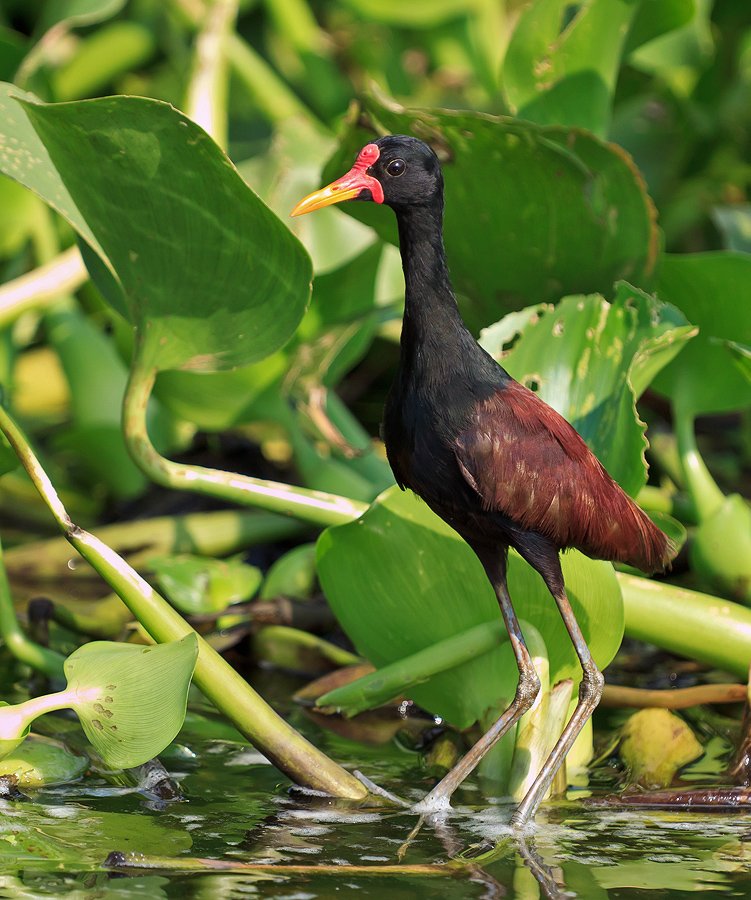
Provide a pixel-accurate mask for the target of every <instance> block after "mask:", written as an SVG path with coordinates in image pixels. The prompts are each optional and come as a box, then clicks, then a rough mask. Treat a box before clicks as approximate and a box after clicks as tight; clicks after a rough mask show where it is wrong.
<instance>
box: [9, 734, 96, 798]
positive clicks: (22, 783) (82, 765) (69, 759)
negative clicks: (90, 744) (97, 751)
mask: <svg viewBox="0 0 751 900" xmlns="http://www.w3.org/2000/svg"><path fill="white" fill-rule="evenodd" d="M88 765H89V761H88V759H87V758H86V757H85V756H78V755H77V754H75V753H71V752H70V750H68V749H67V748H66V747H65V746H64V745H63V744H61V743H59V742H58V741H53V740H52V738H48V737H42V736H41V735H38V734H32V735H31V736H30V737H28V738H27V739H26V740H25V741H24V744H23V747H21V748H20V749H18V750H16V751H15V752H11V753H9V754H8V755H7V756H4V757H3V758H2V759H0V777H2V776H7V775H11V776H13V777H15V778H17V779H18V786H19V787H20V788H30V787H42V786H45V787H46V786H49V785H52V784H68V783H69V782H71V781H75V780H76V779H77V778H80V777H81V775H83V773H84V772H85V771H86V769H87V768H88Z"/></svg>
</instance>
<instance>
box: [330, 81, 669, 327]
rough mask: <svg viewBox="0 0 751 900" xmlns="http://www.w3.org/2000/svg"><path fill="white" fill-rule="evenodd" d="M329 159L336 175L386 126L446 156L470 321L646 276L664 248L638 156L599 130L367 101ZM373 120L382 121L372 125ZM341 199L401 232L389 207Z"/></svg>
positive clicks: (392, 234) (450, 215) (455, 262)
mask: <svg viewBox="0 0 751 900" xmlns="http://www.w3.org/2000/svg"><path fill="white" fill-rule="evenodd" d="M363 113H364V116H360V117H359V118H358V119H357V121H356V123H355V124H351V125H350V127H349V129H348V131H347V132H346V133H345V135H344V137H343V139H342V145H341V147H340V149H339V150H338V152H337V153H336V154H335V156H334V158H333V159H332V160H331V161H330V162H329V163H328V165H327V166H326V170H325V172H324V175H323V180H324V181H331V180H332V179H333V178H335V177H338V176H339V175H341V174H342V173H343V172H345V171H346V170H347V169H348V168H349V167H350V166H351V164H352V159H353V158H354V155H355V153H356V152H357V151H358V150H359V149H360V148H361V147H362V145H363V144H365V143H367V142H368V141H371V140H373V138H374V137H376V136H379V135H381V134H384V133H394V134H413V135H415V136H416V137H420V138H422V139H424V140H427V141H428V142H431V143H432V145H433V147H434V149H436V150H437V152H438V153H439V155H440V156H441V157H442V158H443V159H444V160H445V162H444V165H443V169H444V177H445V182H446V217H445V238H446V250H447V255H448V261H449V268H450V270H451V275H452V278H453V280H454V285H455V287H456V288H457V290H458V291H459V293H460V294H461V295H463V298H464V301H463V311H464V314H465V316H466V317H467V321H468V324H469V325H470V327H472V328H479V327H481V326H483V325H487V323H488V322H494V321H495V320H496V319H497V318H498V317H499V315H501V314H502V313H504V312H507V311H510V310H513V309H518V308H519V307H522V306H527V305H529V304H530V303H539V302H542V301H555V300H558V299H559V298H560V297H561V296H563V295H565V294H578V293H589V292H595V291H599V292H601V293H602V294H604V295H605V296H609V295H610V294H611V292H612V287H613V283H614V282H615V281H617V280H619V279H627V280H629V281H631V282H634V283H637V284H643V283H644V282H645V281H647V280H648V279H649V277H650V274H651V272H652V269H653V267H654V263H655V259H656V253H657V230H656V226H655V222H654V215H655V214H654V209H653V207H652V203H651V201H650V200H649V197H648V196H647V194H646V191H645V189H644V184H643V182H642V179H641V176H640V175H639V174H638V172H637V171H636V170H635V169H634V167H633V164H632V163H631V161H630V159H629V158H628V157H627V156H626V155H625V154H623V153H622V151H620V150H619V149H618V148H617V147H615V146H614V145H612V144H605V143H603V142H602V141H600V140H598V139H597V138H596V137H594V136H593V135H591V134H587V133H586V132H582V131H580V130H577V129H567V128H564V127H559V126H539V125H534V124H532V123H530V122H523V121H517V120H513V119H508V118H495V117H492V116H487V115H483V114H479V113H472V112H450V111H446V110H420V111H415V110H406V109H402V108H401V107H398V106H397V105H396V104H394V103H393V102H391V101H385V100H383V101H380V100H378V99H375V98H373V97H367V98H366V99H365V100H364V108H363ZM363 119H365V120H367V119H370V120H371V122H372V127H367V128H366V127H363V125H362V124H361V123H362V122H363ZM342 209H343V210H344V211H345V212H347V213H349V214H350V215H352V216H355V217H356V218H358V219H360V220H361V221H365V222H367V223H368V224H370V225H373V227H375V228H376V230H377V231H378V233H379V234H380V235H382V236H383V237H385V238H386V239H387V240H389V241H391V242H392V243H394V244H395V243H396V242H397V235H396V224H395V221H394V216H393V213H391V211H390V210H384V209H381V208H376V206H375V204H368V203H345V204H343V205H342Z"/></svg>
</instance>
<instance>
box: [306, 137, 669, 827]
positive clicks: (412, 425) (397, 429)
mask: <svg viewBox="0 0 751 900" xmlns="http://www.w3.org/2000/svg"><path fill="white" fill-rule="evenodd" d="M347 200H364V201H372V202H375V203H376V204H379V205H385V206H389V207H390V208H391V209H392V210H393V212H394V214H395V215H396V222H397V226H398V235H399V248H400V252H401V258H402V268H403V271H404V283H405V308H404V317H403V323H402V332H401V346H400V357H399V364H398V368H397V371H396V375H395V378H394V382H393V384H392V387H391V389H390V391H389V394H388V397H387V400H386V404H385V409H384V416H383V429H382V434H383V440H384V444H385V448H386V455H387V458H388V461H389V464H390V466H391V469H392V471H393V473H394V477H395V479H396V482H397V484H398V485H399V486H400V487H401V488H402V489H405V488H410V489H411V490H412V491H414V493H415V494H417V495H418V496H419V497H421V498H422V499H423V500H424V501H425V503H427V505H428V506H429V507H430V508H431V509H432V510H433V512H434V513H436V514H437V515H438V516H439V517H440V518H441V519H443V520H444V521H445V522H447V523H448V524H449V525H450V526H451V527H452V528H453V529H454V530H455V531H456V532H458V534H459V535H460V536H461V537H462V538H463V539H464V540H465V541H466V543H467V544H469V546H470V547H471V548H472V550H473V551H474V553H475V554H476V556H477V557H478V558H479V560H480V563H481V564H482V566H483V568H484V570H485V573H486V575H487V577H488V580H489V581H490V583H491V585H492V586H493V590H494V592H495V595H496V597H497V600H498V605H499V608H500V613H501V615H502V617H503V620H504V623H505V626H506V629H507V630H508V634H509V639H510V643H511V647H512V649H513V652H514V656H515V659H516V664H517V666H518V669H519V682H518V687H517V689H516V692H515V696H514V699H513V701H512V702H511V704H510V705H509V707H508V708H507V709H506V710H505V711H504V712H503V713H502V715H501V716H500V717H499V718H498V720H497V721H496V722H495V723H494V724H493V725H492V726H491V727H490V728H489V730H488V731H487V732H486V733H485V734H484V735H483V736H482V737H480V739H479V740H478V741H477V743H475V745H474V746H473V747H472V748H471V749H470V750H469V751H468V752H467V753H466V754H465V756H464V757H463V758H462V759H461V760H460V761H459V762H458V763H457V764H456V765H455V766H454V768H453V769H451V770H450V771H449V772H448V774H447V775H446V776H445V777H444V778H443V779H442V780H441V781H440V782H439V783H438V784H437V785H436V786H435V787H434V788H433V790H432V791H430V793H428V795H427V796H426V797H425V798H424V799H423V800H422V801H420V802H419V803H418V804H416V806H415V807H414V810H415V812H417V813H421V814H423V815H433V814H439V813H446V812H447V811H448V810H449V809H450V806H451V796H452V795H453V793H454V791H455V790H456V789H457V788H458V787H459V785H460V784H461V783H462V782H463V781H464V779H465V778H466V777H467V776H468V775H469V774H470V773H471V772H472V771H473V770H474V768H475V767H476V766H477V764H478V763H479V761H480V760H481V759H482V757H483V756H484V755H485V754H486V753H487V752H488V751H489V750H490V748H491V747H492V746H493V745H494V744H495V743H496V742H497V741H498V740H499V739H500V738H501V737H502V736H503V735H504V734H506V733H507V732H508V731H509V729H510V728H512V727H513V725H514V724H515V723H516V722H517V721H518V720H519V719H520V717H521V716H522V715H523V714H524V713H525V712H526V711H527V710H529V709H530V708H531V707H532V706H533V704H534V703H535V700H536V698H537V696H538V694H539V691H540V681H539V678H538V676H537V674H536V672H535V668H534V666H533V664H532V660H531V657H530V654H529V651H528V650H527V647H526V645H525V642H524V636H523V634H522V631H521V628H520V627H519V621H518V619H517V616H516V613H515V611H514V607H513V603H512V600H511V598H510V596H509V591H508V585H507V579H506V566H507V559H508V551H509V548H513V549H514V550H516V551H517V553H519V554H520V555H521V556H522V557H523V559H525V560H526V561H527V563H529V565H530V566H532V568H533V569H535V570H536V571H537V572H538V573H539V574H540V575H541V577H542V579H543V581H544V582H545V585H546V586H547V589H548V591H549V592H550V594H551V596H552V598H553V600H554V602H555V603H556V604H557V606H558V610H559V612H560V615H561V617H562V619H563V622H564V624H565V626H566V630H567V631H568V634H569V637H570V640H571V642H572V644H573V647H574V650H575V652H576V655H577V657H578V659H579V663H580V665H581V669H582V678H581V681H580V685H579V693H578V699H577V703H576V706H575V709H574V711H573V713H572V714H571V717H570V718H569V720H568V722H567V724H566V726H565V728H564V729H563V732H562V734H561V736H560V738H559V739H558V741H557V743H556V744H555V746H554V748H553V750H552V751H551V752H550V755H549V756H548V758H547V759H546V760H545V762H544V763H543V765H542V768H541V769H540V771H539V773H538V774H537V776H536V777H535V779H534V781H533V783H532V785H531V786H530V788H529V790H528V792H527V794H526V795H525V796H524V797H523V799H522V800H521V802H520V804H519V805H518V807H517V808H516V810H515V812H514V813H513V815H512V818H511V823H510V824H511V825H512V827H514V828H517V829H523V828H524V827H525V826H526V825H527V824H528V823H529V822H530V820H532V819H534V816H535V814H536V812H537V809H538V807H539V805H540V803H541V801H542V799H543V798H544V797H545V795H546V793H547V791H548V789H549V787H550V784H551V782H552V780H553V778H554V776H555V773H556V772H557V771H558V769H559V768H560V766H561V764H562V762H563V760H564V759H565V757H566V754H567V753H568V751H569V750H570V749H571V746H572V745H573V743H574V741H575V739H576V737H577V735H578V734H579V732H580V731H581V729H582V728H583V727H584V724H585V723H586V721H587V720H588V719H589V717H590V716H591V715H592V713H593V712H594V710H595V708H596V706H597V704H598V703H599V700H600V697H601V695H602V689H603V684H604V678H603V675H602V673H601V672H600V671H599V669H598V668H597V666H596V664H595V662H594V660H593V658H592V654H591V652H590V650H589V648H588V646H587V643H586V640H585V638H584V635H583V634H582V631H581V629H580V627H579V624H578V622H577V621H576V617H575V615H574V612H573V610H572V608H571V605H570V602H569V600H568V597H567V594H566V587H565V584H564V579H563V573H562V570H561V562H560V553H561V551H563V550H566V549H569V548H572V547H573V548H576V549H577V550H580V551H581V552H582V553H585V554H586V555H587V556H589V557H592V558H594V559H605V560H611V561H613V562H621V563H627V564H629V565H631V566H634V567H636V568H639V569H641V570H643V571H644V572H647V573H653V572H656V571H660V570H664V569H665V568H666V567H667V566H668V565H669V562H670V559H671V557H672V555H673V554H674V550H675V548H674V547H673V544H672V542H671V540H670V539H669V538H668V537H667V535H665V534H664V533H663V532H662V531H661V530H660V529H659V528H657V526H656V525H654V524H653V522H652V521H651V519H650V518H649V517H648V516H647V515H646V514H645V513H644V511H643V510H642V509H640V507H639V506H638V505H637V504H636V503H635V502H634V501H633V500H632V499H631V498H630V497H629V496H628V495H627V494H626V493H625V492H624V491H623V490H622V489H621V487H620V486H619V485H618V484H617V482H615V481H614V480H613V479H612V478H611V477H610V475H609V474H608V472H607V471H606V470H605V468H604V466H603V465H602V464H601V463H600V462H599V460H598V459H597V457H596V456H595V455H594V454H593V453H592V451H591V450H590V449H589V447H588V446H587V444H586V443H585V442H584V440H583V438H582V437H581V436H580V435H579V434H578V432H577V431H576V430H575V429H574V428H573V426H572V425H571V424H570V423H569V422H568V421H566V419H564V418H563V417H562V416H561V415H560V414H559V413H558V412H556V411H555V410H554V409H553V408H552V407H550V406H548V405H547V404H546V403H545V402H544V401H543V400H542V399H541V398H540V397H538V395H537V394H536V393H535V392H534V391H532V390H530V389H529V388H527V387H526V386H524V385H522V384H521V383H519V382H518V381H516V380H515V379H514V378H512V377H511V375H509V373H508V372H507V371H506V370H505V369H504V368H503V367H502V366H501V365H500V364H499V363H498V362H496V360H494V359H493V358H492V357H491V356H490V355H489V354H488V353H487V352H486V351H485V350H484V349H483V348H482V347H480V345H479V344H478V343H477V341H476V340H475V338H474V337H473V335H472V333H471V332H470V331H469V329H468V328H467V327H466V325H465V324H464V321H463V320H462V317H461V314H460V312H459V307H458V304H457V300H456V296H455V294H454V291H453V288H452V285H451V279H450V276H449V269H448V264H447V260H446V253H445V248H444V242H443V210H444V190H443V173H442V170H441V165H440V162H439V160H438V157H437V156H436V154H435V153H434V151H433V150H432V149H431V147H430V146H428V145H427V144H426V143H424V142H423V141H421V140H419V139H417V138H415V137H411V136H409V135H400V134H396V135H385V136H383V137H380V138H378V139H377V140H374V141H372V142H371V143H368V144H366V145H365V146H364V147H363V148H362V149H361V150H360V152H359V153H358V154H357V157H356V159H355V162H354V165H353V166H352V168H351V169H350V170H349V171H348V172H347V173H346V174H345V175H343V176H342V177H341V178H338V179H337V180H335V181H333V182H332V183H331V184H329V185H327V186H326V187H324V188H321V189H320V190H317V191H314V192H313V193H312V194H309V195H308V196H307V197H305V198H304V199H302V200H301V201H300V202H299V203H298V204H297V205H296V206H295V208H294V209H293V210H292V212H291V215H292V216H299V215H303V214H305V213H309V212H312V211H314V210H317V209H320V208H322V207H325V206H329V205H331V204H335V203H341V202H343V201H347ZM499 239H501V238H500V237H499Z"/></svg>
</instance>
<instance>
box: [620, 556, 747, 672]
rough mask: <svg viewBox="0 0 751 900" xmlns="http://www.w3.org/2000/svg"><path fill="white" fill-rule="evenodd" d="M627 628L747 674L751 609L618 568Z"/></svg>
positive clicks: (675, 650)
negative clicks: (624, 571)
mask: <svg viewBox="0 0 751 900" xmlns="http://www.w3.org/2000/svg"><path fill="white" fill-rule="evenodd" d="M617 576H618V581H619V583H620V585H621V590H622V591H623V602H624V607H625V613H626V634H627V635H629V637H635V638H638V639H639V640H642V641H648V642H649V643H651V644H656V645H657V646H658V647H663V648H664V649H666V650H670V651H671V652H672V653H678V654H680V655H681V656H687V657H688V658H689V659H698V660H699V661H701V662H705V663H708V664H709V665H712V666H718V667H720V668H722V669H726V670H727V671H729V672H732V673H733V674H734V675H737V676H738V677H740V678H743V679H744V681H745V680H746V678H747V677H748V666H749V661H751V609H748V608H747V607H745V606H741V605H740V604H738V603H733V602H732V601H730V600H723V599H721V598H720V597H712V596H710V595H709V594H700V593H699V592H698V591H689V590H686V589H684V588H679V587H676V586H675V585H672V584H664V583H661V582H659V581H650V580H649V579H647V578H638V577H636V576H634V575H626V574H625V573H623V572H618V573H617Z"/></svg>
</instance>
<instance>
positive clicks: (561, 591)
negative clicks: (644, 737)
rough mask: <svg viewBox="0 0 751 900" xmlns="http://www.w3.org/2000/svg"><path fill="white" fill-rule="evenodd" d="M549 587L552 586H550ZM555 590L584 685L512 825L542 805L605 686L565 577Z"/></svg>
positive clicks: (526, 820)
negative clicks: (577, 617)
mask: <svg viewBox="0 0 751 900" xmlns="http://www.w3.org/2000/svg"><path fill="white" fill-rule="evenodd" d="M546 581H547V579H546ZM548 586H549V587H551V586H550V585H548ZM551 593H552V594H553V597H554V598H555V602H556V603H557V604H558V609H559V611H560V613H561V617H562V619H563V622H564V624H565V626H566V630H567V631H568V633H569V636H570V637H571V642H572V644H573V645H574V650H576V655H577V656H578V657H579V662H580V663H581V667H582V671H583V673H584V675H583V677H582V680H581V684H580V685H579V702H578V703H577V704H576V708H575V709H574V712H573V714H572V716H571V718H570V719H569V721H568V723H567V725H566V727H565V728H564V729H563V733H562V734H561V736H560V738H558V742H557V743H556V745H555V747H553V750H552V751H551V753H550V756H548V758H547V759H546V760H545V762H544V763H543V766H542V768H541V769H540V771H539V773H538V775H537V778H535V780H534V781H533V782H532V786H531V787H530V789H529V790H528V791H527V794H526V796H525V797H524V799H523V800H522V802H521V803H520V804H519V806H518V807H517V810H516V812H515V813H514V815H513V816H512V817H511V825H512V826H514V827H519V826H522V825H525V824H526V823H527V822H528V821H529V820H530V819H531V818H532V817H533V816H534V814H535V812H536V811H537V807H538V806H539V805H540V802H541V800H542V798H543V797H544V796H545V794H546V793H547V791H548V788H549V787H550V784H551V782H552V781H553V778H554V777H555V773H556V772H557V771H558V769H559V768H560V766H561V763H562V762H563V760H564V759H565V758H566V754H567V753H568V752H569V750H570V749H571V747H572V745H573V743H574V741H575V740H576V738H577V736H578V734H579V732H580V731H581V730H582V728H583V727H584V725H585V723H586V721H587V719H589V717H590V716H591V715H592V713H593V712H594V711H595V708H596V707H597V704H598V703H599V702H600V697H601V696H602V687H603V684H604V683H605V679H604V678H603V677H602V673H601V672H600V670H599V669H598V668H597V666H596V665H595V662H594V660H593V659H592V654H591V653H590V652H589V647H588V646H587V642H586V641H585V640H584V635H583V634H582V632H581V628H579V623H578V622H577V621H576V616H575V615H574V611H573V609H571V604H570V603H569V601H568V597H567V596H566V590H565V588H564V587H563V584H562V579H561V584H560V586H558V585H554V586H553V587H551Z"/></svg>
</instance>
